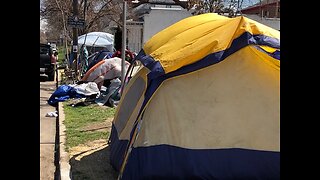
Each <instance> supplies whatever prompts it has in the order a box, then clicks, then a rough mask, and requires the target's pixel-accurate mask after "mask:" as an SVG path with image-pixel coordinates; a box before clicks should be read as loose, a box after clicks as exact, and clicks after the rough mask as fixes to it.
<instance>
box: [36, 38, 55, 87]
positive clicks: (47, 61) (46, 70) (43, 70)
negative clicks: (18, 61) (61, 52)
mask: <svg viewBox="0 0 320 180" xmlns="http://www.w3.org/2000/svg"><path fill="white" fill-rule="evenodd" d="M57 54H58V53H57V52H55V54H54V53H53V51H52V48H51V46H50V45H48V44H41V43H40V75H44V76H47V77H48V80H49V81H53V80H54V75H55V66H56V56H57Z"/></svg>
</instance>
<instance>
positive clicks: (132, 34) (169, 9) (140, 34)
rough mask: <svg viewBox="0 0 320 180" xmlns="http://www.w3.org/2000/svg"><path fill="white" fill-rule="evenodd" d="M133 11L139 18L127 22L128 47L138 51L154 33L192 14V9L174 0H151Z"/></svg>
mask: <svg viewBox="0 0 320 180" xmlns="http://www.w3.org/2000/svg"><path fill="white" fill-rule="evenodd" d="M133 12H134V13H135V14H136V16H137V17H138V20H137V21H131V22H130V21H129V22H127V32H128V33H127V38H128V48H129V49H130V50H131V51H134V52H137V53H138V52H139V51H140V50H141V48H142V47H143V45H144V43H145V42H147V41H148V40H149V39H150V38H151V37H152V36H153V35H155V34H156V33H158V32H159V31H161V30H163V29H165V28H166V27H168V26H170V25H172V24H174V23H176V22H178V21H180V20H182V19H184V18H186V17H189V16H192V14H191V12H192V11H188V10H186V9H183V8H182V7H180V6H179V5H174V2H173V1H172V0H152V1H151V0H149V2H148V3H144V4H141V5H139V6H138V7H136V8H135V9H134V10H133Z"/></svg>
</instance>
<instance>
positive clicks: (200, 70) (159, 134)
mask: <svg viewBox="0 0 320 180" xmlns="http://www.w3.org/2000/svg"><path fill="white" fill-rule="evenodd" d="M135 60H137V61H140V62H141V63H142V64H143V67H142V68H141V69H140V70H139V71H138V72H137V73H136V74H135V75H134V76H133V77H132V78H131V80H130V81H129V82H128V84H126V86H125V88H124V91H123V94H122V97H121V100H120V103H119V105H118V107H117V110H116V114H115V118H114V120H113V123H112V131H111V136H110V139H109V142H110V149H111V156H110V158H111V164H112V165H113V167H114V168H115V169H116V170H118V171H119V174H120V175H119V179H279V177H280V32H279V31H277V30H275V29H272V28H270V27H267V26H265V25H262V24H260V23H258V22H255V21H253V20H251V19H248V18H246V17H243V16H239V17H235V18H228V17H224V16H220V15H218V14H214V13H208V14H202V15H197V16H192V17H188V18H186V19H183V20H181V21H179V22H177V23H175V24H173V25H172V26H170V27H168V28H166V29H164V30H162V31H161V32H159V33H157V34H156V35H154V36H153V37H152V38H151V39H149V41H147V42H146V44H145V45H144V47H143V49H142V50H141V51H140V52H139V54H138V55H137V57H136V59H135Z"/></svg>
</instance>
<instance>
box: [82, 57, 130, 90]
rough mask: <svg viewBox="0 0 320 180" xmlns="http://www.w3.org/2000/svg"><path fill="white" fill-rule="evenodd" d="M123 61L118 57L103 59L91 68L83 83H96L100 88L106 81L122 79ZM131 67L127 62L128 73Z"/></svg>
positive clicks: (125, 68)
mask: <svg viewBox="0 0 320 180" xmlns="http://www.w3.org/2000/svg"><path fill="white" fill-rule="evenodd" d="M121 61H122V60H121V59H120V58H118V57H114V58H108V59H103V60H101V61H99V62H98V63H97V64H95V65H94V66H93V67H91V68H90V69H89V70H88V71H87V72H86V74H85V75H84V76H83V78H82V79H81V81H88V82H95V83H97V84H98V87H99V88H100V87H101V86H102V84H103V81H104V80H111V79H115V78H118V77H121ZM129 65H130V63H128V62H125V67H124V70H125V71H127V69H128V67H129Z"/></svg>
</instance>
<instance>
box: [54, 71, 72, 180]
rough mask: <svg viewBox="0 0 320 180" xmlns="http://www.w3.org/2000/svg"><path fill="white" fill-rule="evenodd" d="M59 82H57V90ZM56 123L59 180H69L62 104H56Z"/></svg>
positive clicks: (59, 73) (58, 73)
mask: <svg viewBox="0 0 320 180" xmlns="http://www.w3.org/2000/svg"><path fill="white" fill-rule="evenodd" d="M61 72H62V70H58V72H57V75H58V76H57V79H58V80H60V79H61ZM58 86H59V82H58V81H57V88H58ZM58 114H59V116H58V121H59V156H60V157H59V166H60V168H59V169H60V180H71V177H70V176H71V174H70V168H71V166H70V164H69V154H68V153H67V152H66V151H65V146H64V145H65V142H66V133H65V131H66V127H65V125H64V123H63V122H64V119H65V114H64V110H63V104H62V103H61V102H58Z"/></svg>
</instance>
